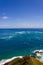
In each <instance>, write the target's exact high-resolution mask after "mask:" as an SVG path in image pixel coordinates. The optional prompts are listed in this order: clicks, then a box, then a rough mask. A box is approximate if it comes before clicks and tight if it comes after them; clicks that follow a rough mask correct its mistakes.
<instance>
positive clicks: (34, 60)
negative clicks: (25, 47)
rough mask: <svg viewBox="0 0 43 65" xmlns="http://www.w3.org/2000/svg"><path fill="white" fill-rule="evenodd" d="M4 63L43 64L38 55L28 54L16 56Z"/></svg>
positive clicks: (12, 64) (14, 64)
mask: <svg viewBox="0 0 43 65" xmlns="http://www.w3.org/2000/svg"><path fill="white" fill-rule="evenodd" d="M4 65H43V63H41V62H40V61H39V60H38V59H37V58H36V57H34V56H29V55H27V56H25V57H23V58H16V59H14V60H12V61H10V62H8V63H6V64H4Z"/></svg>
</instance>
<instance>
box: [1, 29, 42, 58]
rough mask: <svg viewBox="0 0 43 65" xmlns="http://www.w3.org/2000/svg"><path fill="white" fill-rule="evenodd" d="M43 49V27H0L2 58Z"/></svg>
mask: <svg viewBox="0 0 43 65" xmlns="http://www.w3.org/2000/svg"><path fill="white" fill-rule="evenodd" d="M36 49H37V50H38V49H43V29H0V59H8V58H11V57H14V56H24V55H27V54H32V52H33V51H34V50H36Z"/></svg>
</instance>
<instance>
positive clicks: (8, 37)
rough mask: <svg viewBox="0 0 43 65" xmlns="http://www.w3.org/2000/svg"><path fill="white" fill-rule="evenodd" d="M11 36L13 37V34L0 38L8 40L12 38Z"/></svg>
mask: <svg viewBox="0 0 43 65" xmlns="http://www.w3.org/2000/svg"><path fill="white" fill-rule="evenodd" d="M13 37H14V36H13V35H10V36H3V37H0V39H6V40H8V39H11V38H13Z"/></svg>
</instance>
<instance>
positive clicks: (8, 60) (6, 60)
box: [0, 56, 23, 65]
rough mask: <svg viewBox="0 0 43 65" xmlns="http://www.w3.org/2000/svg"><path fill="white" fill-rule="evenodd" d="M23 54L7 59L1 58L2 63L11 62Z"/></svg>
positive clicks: (1, 64)
mask: <svg viewBox="0 0 43 65" xmlns="http://www.w3.org/2000/svg"><path fill="white" fill-rule="evenodd" d="M22 57H23V56H16V57H12V58H10V59H5V60H1V61H0V65H4V64H5V63H8V62H11V61H12V60H14V59H15V58H22Z"/></svg>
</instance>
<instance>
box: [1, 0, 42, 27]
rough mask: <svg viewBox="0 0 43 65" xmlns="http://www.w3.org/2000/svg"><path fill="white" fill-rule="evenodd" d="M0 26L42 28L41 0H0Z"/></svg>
mask: <svg viewBox="0 0 43 65" xmlns="http://www.w3.org/2000/svg"><path fill="white" fill-rule="evenodd" d="M0 28H43V0H0Z"/></svg>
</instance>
